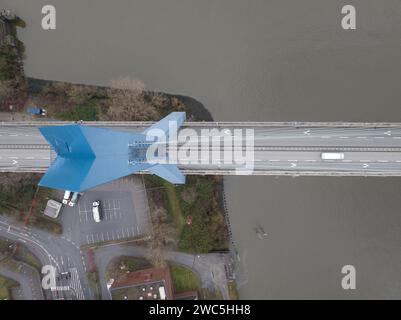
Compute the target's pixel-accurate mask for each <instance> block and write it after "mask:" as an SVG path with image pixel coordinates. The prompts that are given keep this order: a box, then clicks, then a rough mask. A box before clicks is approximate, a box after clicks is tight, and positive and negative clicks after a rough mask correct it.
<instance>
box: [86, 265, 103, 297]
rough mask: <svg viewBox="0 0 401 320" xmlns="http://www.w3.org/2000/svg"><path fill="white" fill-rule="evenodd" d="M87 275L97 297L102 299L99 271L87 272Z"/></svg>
mask: <svg viewBox="0 0 401 320" xmlns="http://www.w3.org/2000/svg"><path fill="white" fill-rule="evenodd" d="M86 276H87V278H88V282H89V287H90V288H91V290H92V292H93V294H94V296H95V299H96V300H102V294H101V292H100V284H99V276H98V274H97V272H87V273H86Z"/></svg>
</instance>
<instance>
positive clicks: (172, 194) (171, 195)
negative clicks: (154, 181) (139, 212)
mask: <svg viewBox="0 0 401 320" xmlns="http://www.w3.org/2000/svg"><path fill="white" fill-rule="evenodd" d="M163 184H164V186H165V188H166V194H167V202H168V208H167V209H168V212H169V214H170V216H171V217H172V219H173V220H174V223H175V225H176V227H177V230H178V234H180V233H181V231H182V228H183V227H184V225H185V218H184V216H183V214H182V211H181V205H180V200H179V199H178V195H177V191H176V188H175V186H174V185H173V184H171V183H169V182H167V181H163Z"/></svg>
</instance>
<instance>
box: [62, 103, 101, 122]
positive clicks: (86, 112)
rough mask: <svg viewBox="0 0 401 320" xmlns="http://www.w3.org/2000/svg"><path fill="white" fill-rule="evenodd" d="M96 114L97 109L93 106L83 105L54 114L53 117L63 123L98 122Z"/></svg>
mask: <svg viewBox="0 0 401 320" xmlns="http://www.w3.org/2000/svg"><path fill="white" fill-rule="evenodd" d="M97 113H98V109H97V107H96V106H95V105H85V106H77V107H75V108H71V109H69V110H67V111H63V112H59V113H56V114H55V115H54V116H55V118H57V119H60V120H65V121H79V120H83V121H96V120H98V117H97Z"/></svg>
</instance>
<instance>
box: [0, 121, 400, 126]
mask: <svg viewBox="0 0 401 320" xmlns="http://www.w3.org/2000/svg"><path fill="white" fill-rule="evenodd" d="M76 123H79V124H85V125H88V126H108V127H114V126H116V127H129V126H132V127H148V126H151V125H152V124H154V123H156V122H153V121H138V122H137V121H78V122H72V121H2V122H0V126H11V127H14V126H22V127H30V126H33V127H40V126H60V125H67V124H76ZM182 127H248V128H249V127H311V128H313V127H330V128H334V127H337V128H346V127H351V128H357V127H360V128H376V127H377V128H384V127H385V128H401V123H399V122H302V121H286V122H253V121H244V122H238V121H237V122H235V121H213V122H206V121H197V122H191V121H186V122H184V124H183V125H182Z"/></svg>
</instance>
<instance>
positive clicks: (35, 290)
mask: <svg viewBox="0 0 401 320" xmlns="http://www.w3.org/2000/svg"><path fill="white" fill-rule="evenodd" d="M18 265H19V269H18V271H15V270H10V269H8V268H6V267H5V266H0V275H3V276H5V277H7V278H10V279H13V280H15V281H17V282H18V283H19V287H18V288H13V290H12V291H13V292H12V293H13V298H14V299H16V300H43V293H42V286H41V282H40V278H39V277H38V274H37V272H36V271H35V270H32V268H31V267H30V266H28V265H26V264H24V263H22V262H18Z"/></svg>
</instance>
